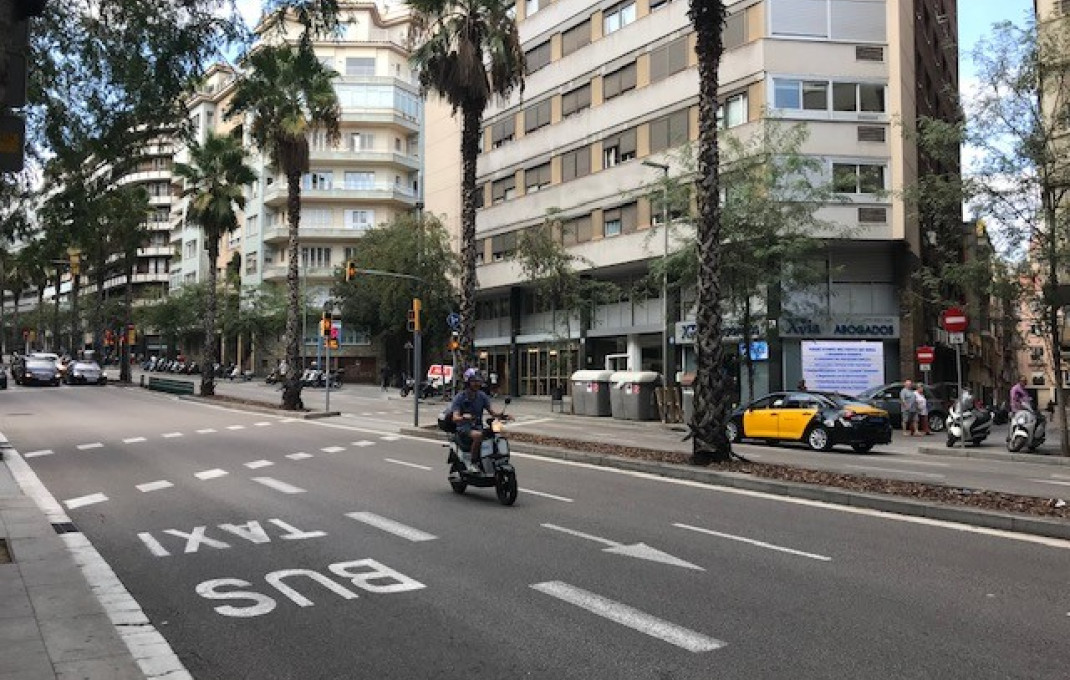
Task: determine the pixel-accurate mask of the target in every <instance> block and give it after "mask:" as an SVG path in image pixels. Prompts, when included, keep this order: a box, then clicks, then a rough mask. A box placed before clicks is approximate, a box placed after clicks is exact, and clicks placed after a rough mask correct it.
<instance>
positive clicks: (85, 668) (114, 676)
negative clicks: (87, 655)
mask: <svg viewBox="0 0 1070 680" xmlns="http://www.w3.org/2000/svg"><path fill="white" fill-rule="evenodd" d="M144 678H145V675H144V674H143V673H142V672H141V669H139V668H138V666H137V663H135V662H134V660H133V659H132V658H130V655H125V656H123V655H119V656H109V657H105V658H102V659H87V660H84V661H71V662H64V663H57V664H56V680H144Z"/></svg>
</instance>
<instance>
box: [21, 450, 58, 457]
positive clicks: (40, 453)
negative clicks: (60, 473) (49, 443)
mask: <svg viewBox="0 0 1070 680" xmlns="http://www.w3.org/2000/svg"><path fill="white" fill-rule="evenodd" d="M53 453H55V452H54V451H53V450H52V449H41V450H40V451H30V452H29V453H24V454H22V457H23V458H38V457H40V456H51V455H52V454H53Z"/></svg>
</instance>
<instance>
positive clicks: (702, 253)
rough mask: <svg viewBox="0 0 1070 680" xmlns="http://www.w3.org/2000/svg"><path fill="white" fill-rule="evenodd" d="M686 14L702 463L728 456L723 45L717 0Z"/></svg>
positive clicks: (696, 430) (701, 1)
mask: <svg viewBox="0 0 1070 680" xmlns="http://www.w3.org/2000/svg"><path fill="white" fill-rule="evenodd" d="M688 16H689V17H690V18H691V23H692V24H693V25H694V26H695V36H696V38H697V41H698V42H697V45H696V46H695V52H696V54H697V55H698V75H699V100H698V107H699V113H698V116H699V142H698V182H697V185H698V186H697V194H698V224H697V232H698V254H699V264H698V309H697V312H696V315H695V321H696V326H697V328H696V339H695V350H696V355H697V359H698V366H697V369H698V370H697V375H696V377H695V410H694V415H693V416H692V420H691V422H690V423H689V427H690V428H691V438H692V444H693V448H692V462H693V463H695V464H697V465H707V464H709V463H710V462H713V461H716V462H724V461H727V460H729V459H730V458H731V457H732V445H731V443H730V442H729V441H728V435H727V433H726V432H725V425H726V424H727V420H728V410H729V403H728V401H729V391H728V389H727V382H728V376H727V374H726V373H725V371H724V343H723V339H722V333H721V297H722V294H721V278H720V277H721V203H720V174H719V164H720V160H721V159H720V153H719V151H718V148H717V87H718V78H717V70H718V68H720V65H721V55H722V53H723V52H724V45H723V43H722V40H721V28H722V26H723V25H724V19H725V9H724V2H723V0H690V6H689V10H688Z"/></svg>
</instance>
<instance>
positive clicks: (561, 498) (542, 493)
mask: <svg viewBox="0 0 1070 680" xmlns="http://www.w3.org/2000/svg"><path fill="white" fill-rule="evenodd" d="M524 493H530V494H531V495H532V496H542V497H543V498H552V499H554V500H555V501H564V502H565V503H572V502H573V501H572V499H571V498H565V497H564V496H555V495H553V494H552V493H546V492H545V491H532V490H531V489H524Z"/></svg>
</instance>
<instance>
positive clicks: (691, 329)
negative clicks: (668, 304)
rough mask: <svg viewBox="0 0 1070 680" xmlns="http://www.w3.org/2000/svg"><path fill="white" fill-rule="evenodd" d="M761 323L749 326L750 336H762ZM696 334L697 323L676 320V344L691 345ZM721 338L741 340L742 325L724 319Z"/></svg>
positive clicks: (763, 332)
mask: <svg viewBox="0 0 1070 680" xmlns="http://www.w3.org/2000/svg"><path fill="white" fill-rule="evenodd" d="M763 326H764V323H763V324H753V325H751V327H750V336H751V338H764V337H765V329H764V328H763ZM697 334H698V324H697V323H696V322H694V321H677V322H676V338H675V340H676V344H677V345H693V344H695V338H696V336H697ZM721 339H723V340H726V341H730V340H742V339H743V325H742V324H740V323H739V322H737V321H734V320H732V319H725V321H724V325H723V326H721Z"/></svg>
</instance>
